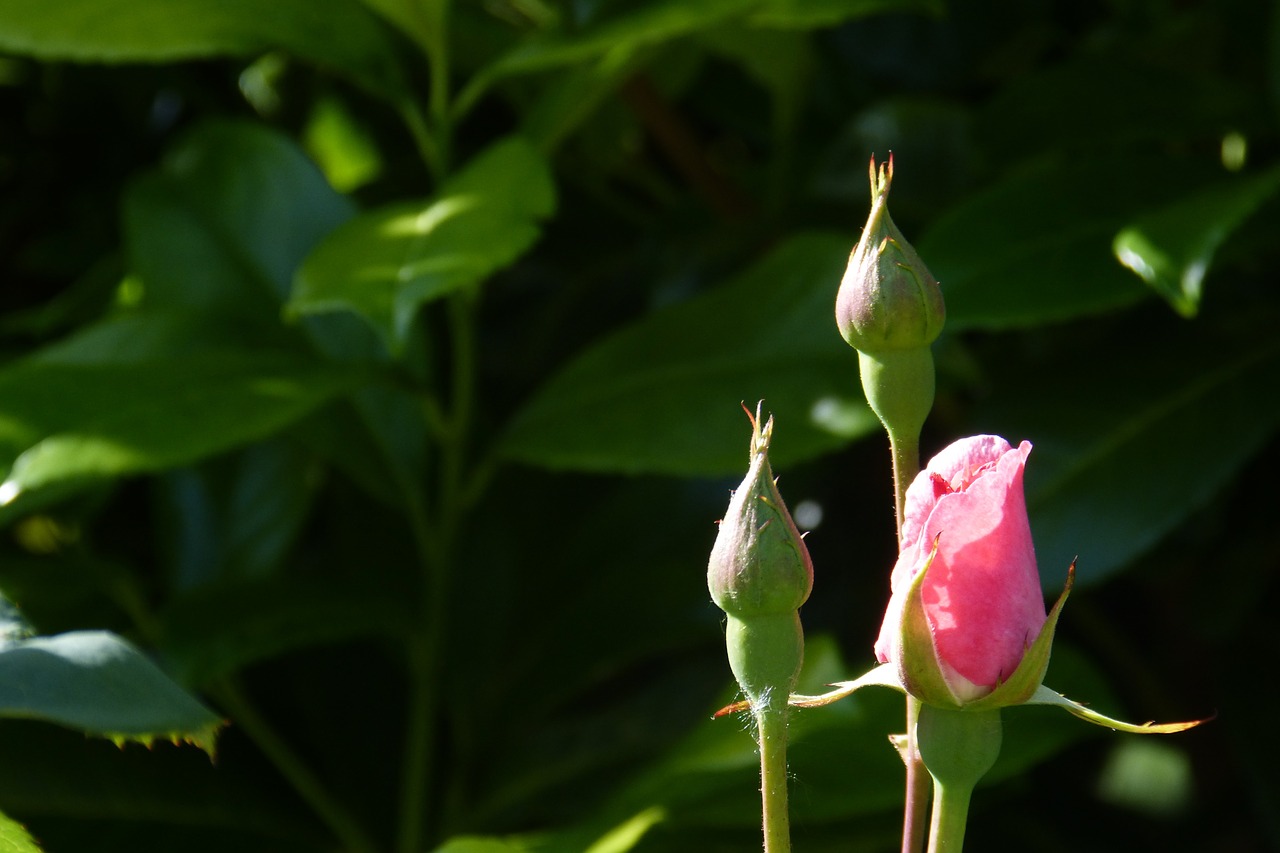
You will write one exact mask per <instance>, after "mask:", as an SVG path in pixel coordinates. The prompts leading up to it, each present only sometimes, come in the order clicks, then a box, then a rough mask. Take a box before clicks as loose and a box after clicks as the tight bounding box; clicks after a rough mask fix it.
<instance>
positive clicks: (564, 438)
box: [502, 233, 878, 475]
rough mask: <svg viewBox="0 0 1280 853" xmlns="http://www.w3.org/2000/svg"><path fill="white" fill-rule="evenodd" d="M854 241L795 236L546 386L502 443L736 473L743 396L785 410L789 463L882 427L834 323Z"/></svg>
mask: <svg viewBox="0 0 1280 853" xmlns="http://www.w3.org/2000/svg"><path fill="white" fill-rule="evenodd" d="M851 246H852V244H851V242H850V240H849V238H847V237H843V236H838V235H830V234H816V233H814V234H805V235H801V236H797V237H793V238H792V239H790V240H788V241H786V242H785V243H783V244H782V245H780V246H779V247H778V248H776V249H775V250H774V251H772V252H771V253H770V254H769V255H768V256H766V257H765V258H764V259H763V260H761V261H760V262H759V263H757V264H756V266H754V267H753V268H752V269H751V270H750V271H749V272H747V273H746V274H744V275H743V276H742V277H741V278H739V279H738V280H737V281H734V282H732V283H730V284H728V285H725V286H723V287H720V288H718V289H717V290H715V291H713V292H711V293H709V294H706V295H705V296H701V297H699V298H697V299H694V300H691V301H690V302H688V303H685V304H683V305H679V306H676V307H674V308H671V309H668V310H666V311H663V312H660V313H658V314H654V315H653V316H651V317H648V318H645V319H643V320H641V321H640V322H638V323H636V324H635V325H633V326H631V327H629V328H626V329H623V330H622V331H620V332H618V333H616V334H614V335H613V336H612V337H610V338H608V339H606V340H605V341H604V342H603V343H601V344H599V345H597V346H595V347H593V348H592V349H591V350H589V351H587V352H586V353H584V354H583V355H582V356H581V357H579V358H578V359H577V360H576V361H574V362H573V363H572V364H570V365H569V366H568V367H567V368H565V370H563V371H562V372H561V373H560V374H559V375H557V376H555V377H554V378H552V379H551V380H550V381H549V382H548V383H547V384H546V385H545V386H544V387H543V388H542V390H541V392H540V393H539V394H538V395H537V397H535V398H534V399H533V400H532V401H531V402H530V403H529V404H528V405H527V406H526V407H525V409H524V410H523V411H521V412H520V413H519V414H518V415H517V416H516V418H515V421H514V422H513V423H512V425H511V427H510V431H509V433H508V435H507V436H506V439H505V441H504V444H503V446H502V451H503V452H504V453H505V455H507V456H508V457H510V458H513V459H518V460H522V461H525V462H531V463H534V464H538V465H544V466H547V467H550V468H576V469H581V470H590V471H621V472H630V473H636V472H653V473H665V474H706V475H727V474H732V473H734V472H737V471H739V470H740V469H741V468H742V465H743V457H742V442H741V440H740V438H739V436H740V435H741V433H742V429H743V424H744V416H743V414H742V408H741V404H742V403H743V402H744V401H745V402H748V403H754V402H755V401H757V400H760V399H763V400H764V406H765V410H766V411H769V412H772V413H774V414H775V415H776V416H777V434H776V443H775V445H774V460H775V464H776V465H777V466H778V467H783V468H784V467H786V466H787V465H790V464H794V463H796V462H798V461H801V460H804V459H809V458H812V457H814V456H817V455H820V454H822V453H825V452H828V451H830V450H833V449H835V448H837V447H840V446H842V445H843V444H845V443H847V442H848V441H850V440H851V439H852V438H855V437H857V436H860V435H864V434H866V433H868V432H871V431H873V430H874V429H876V428H877V427H878V421H876V419H875V416H874V415H873V414H871V410H870V409H869V408H867V406H866V403H865V401H864V400H863V399H862V394H861V391H860V390H859V386H858V383H857V372H858V368H857V358H856V356H855V354H854V352H853V351H852V350H851V349H849V347H848V346H846V345H845V343H844V341H842V340H841V339H840V336H839V334H838V333H837V331H836V328H835V321H834V320H833V319H832V317H833V315H832V311H833V310H834V308H833V306H834V304H835V292H836V288H837V287H838V285H839V283H840V277H841V275H842V274H843V273H844V267H845V263H846V261H847V258H848V254H849V250H850V248H851ZM823 330H826V331H825V332H824V331H823Z"/></svg>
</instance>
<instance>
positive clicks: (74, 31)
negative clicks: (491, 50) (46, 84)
mask: <svg viewBox="0 0 1280 853" xmlns="http://www.w3.org/2000/svg"><path fill="white" fill-rule="evenodd" d="M323 11H324V13H323V14H317V9H316V6H315V4H314V3H312V2H310V0H272V3H271V7H270V9H269V10H266V9H264V8H263V6H262V4H261V3H258V2H255V0H6V2H5V3H3V4H0V49H3V50H5V51H7V52H10V53H18V54H28V55H31V56H37V57H40V58H41V59H50V60H63V61H66V60H70V61H73V62H176V61H180V60H188V59H203V58H206V57H211V56H228V55H229V56H244V55H254V54H257V53H262V52H264V51H266V50H268V49H271V48H283V49H285V50H287V51H289V52H291V53H293V54H295V55H297V56H299V57H301V58H303V59H306V60H309V61H312V62H315V63H317V64H319V65H322V66H325V67H330V68H334V69H335V70H338V71H340V72H343V73H346V74H349V75H350V76H351V77H352V79H354V80H356V81H358V82H359V83H361V84H362V85H364V86H365V87H366V88H368V89H369V90H370V91H372V92H374V93H375V94H380V95H384V96H387V97H399V96H402V95H403V93H404V91H405V87H406V83H405V79H404V74H403V70H402V69H401V68H400V66H399V65H398V64H397V62H396V58H395V49H394V48H395V44H394V42H393V41H392V40H391V39H390V38H389V36H390V35H391V33H390V31H389V30H388V29H387V28H386V27H384V26H383V25H382V24H381V22H380V21H379V20H378V19H377V18H376V17H375V16H374V15H372V14H370V13H369V12H368V11H367V10H366V9H365V8H364V7H362V6H361V5H360V4H359V3H357V2H355V0H326V2H325V4H324V10H323Z"/></svg>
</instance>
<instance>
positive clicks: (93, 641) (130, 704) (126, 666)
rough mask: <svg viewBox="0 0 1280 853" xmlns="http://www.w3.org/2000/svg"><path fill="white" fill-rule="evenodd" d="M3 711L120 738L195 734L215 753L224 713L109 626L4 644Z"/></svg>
mask: <svg viewBox="0 0 1280 853" xmlns="http://www.w3.org/2000/svg"><path fill="white" fill-rule="evenodd" d="M0 716H2V717H17V718H25V719H34V720H44V721H46V722H51V723H58V724H59V725H63V726H67V727H70V728H74V729H79V730H81V731H84V732H87V733H88V734H93V735H99V736H102V737H107V738H112V739H114V740H117V741H123V740H137V741H141V742H144V743H150V742H151V741H152V740H154V739H156V738H160V739H167V740H173V741H175V742H177V741H190V742H191V743H193V744H195V745H197V746H199V747H200V748H201V749H203V750H205V751H206V752H208V753H210V754H212V753H213V747H214V735H215V733H216V730H217V728H218V727H219V726H220V725H221V720H219V718H218V717H217V715H215V714H214V713H213V712H212V711H210V710H209V709H208V708H206V707H205V706H204V705H202V704H201V703H200V702H199V701H197V700H196V699H195V698H193V697H192V696H190V695H189V694H188V693H187V692H186V691H184V690H183V689H182V688H181V687H179V686H178V685H177V684H175V683H174V682H173V681H172V680H170V678H169V676H167V675H165V674H164V673H163V672H161V671H160V669H159V668H158V667H157V666H156V665H155V664H153V663H152V662H151V661H150V660H149V659H148V658H147V657H146V656H145V655H143V654H142V653H141V652H139V651H138V650H137V649H135V648H134V647H133V646H131V645H130V644H129V643H127V642H126V641H125V640H123V639H121V638H120V637H118V636H117V635H115V634H112V633H111V632H109V631H69V632H67V633H65V634H56V635H54V636H52V637H34V638H31V639H27V640H16V641H15V640H9V641H5V642H3V643H0Z"/></svg>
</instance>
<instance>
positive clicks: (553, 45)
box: [484, 0, 758, 77]
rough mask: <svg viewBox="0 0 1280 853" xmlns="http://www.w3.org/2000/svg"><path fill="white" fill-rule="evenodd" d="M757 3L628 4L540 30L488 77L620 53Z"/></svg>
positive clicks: (664, 0)
mask: <svg viewBox="0 0 1280 853" xmlns="http://www.w3.org/2000/svg"><path fill="white" fill-rule="evenodd" d="M756 5H758V0H704V2H701V3H686V2H681V0H657V2H650V3H644V4H640V5H637V6H633V7H631V8H630V9H629V10H628V12H627V13H626V14H623V15H619V16H617V17H614V18H611V19H607V20H604V21H601V22H598V23H594V24H593V25H592V26H589V27H586V28H584V29H582V30H579V31H571V30H567V29H561V30H557V29H546V30H543V31H542V32H538V33H535V34H534V35H532V36H530V37H529V38H528V39H526V40H525V42H524V43H523V44H521V45H520V46H519V47H517V48H516V49H515V50H513V51H511V52H510V53H508V54H507V55H505V56H503V57H502V58H501V59H499V60H498V61H497V62H496V63H495V64H494V65H493V66H491V67H490V68H489V69H487V70H486V71H485V72H484V74H485V75H486V76H490V77H497V76H504V75H508V74H517V73H528V72H531V71H541V70H544V69H547V68H555V67H558V66H562V65H576V64H577V63H579V62H583V61H585V60H589V59H592V58H595V57H598V56H601V55H603V54H606V53H610V54H614V55H625V54H627V53H629V52H631V51H634V50H636V49H637V48H639V47H641V46H644V45H655V44H661V43H662V42H666V41H670V40H672V39H676V38H680V37H681V36H686V35H689V34H690V33H694V32H697V31H699V30H702V29H707V28H710V27H713V26H717V25H719V24H720V23H722V22H724V21H725V20H727V19H729V18H733V17H736V16H738V15H741V14H742V13H744V12H747V11H749V10H750V9H751V8H752V7H753V6H756Z"/></svg>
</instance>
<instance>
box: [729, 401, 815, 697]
mask: <svg viewBox="0 0 1280 853" xmlns="http://www.w3.org/2000/svg"><path fill="white" fill-rule="evenodd" d="M748 416H749V415H748ZM751 425H752V437H751V467H750V470H749V471H748V472H747V476H746V478H745V479H744V480H743V481H742V485H740V486H739V487H738V489H737V491H735V492H734V493H733V498H732V500H730V502H729V509H728V510H727V511H726V512H725V516H724V519H723V520H722V521H721V522H720V533H719V534H718V535H717V536H716V542H715V545H714V546H713V547H712V549H711V559H710V560H709V561H708V564H707V588H708V589H709V590H710V591H711V598H712V599H713V600H714V601H715V603H716V604H717V605H718V606H719V607H720V609H721V610H723V611H724V612H725V615H726V617H727V619H726V626H725V645H726V647H727V651H728V657H729V666H730V668H731V669H732V670H733V674H734V677H735V678H736V679H737V680H738V684H739V686H741V687H742V691H743V692H744V693H745V694H746V695H747V697H748V699H750V701H751V705H752V707H754V708H756V709H757V710H758V709H760V708H762V707H766V706H772V707H782V708H785V707H786V703H787V696H788V694H789V693H790V692H791V690H792V689H793V688H794V686H795V681H796V678H797V676H798V675H799V673H800V664H801V663H802V662H803V660H804V632H803V630H802V629H801V626H800V614H799V609H800V605H802V604H804V602H805V600H806V599H807V598H808V597H809V592H810V590H812V589H813V563H812V562H811V561H810V559H809V549H808V548H806V547H805V544H804V540H803V539H802V538H801V536H800V531H799V530H797V529H796V525H795V522H794V521H792V519H791V513H789V512H788V511H787V506H786V504H784V503H783V502H782V496H781V495H780V494H778V487H777V484H776V483H775V482H774V479H773V471H772V470H771V469H770V467H769V442H770V440H771V438H772V435H773V419H772V418H770V419H769V420H768V421H767V422H765V423H764V424H763V425H762V424H761V421H760V413H759V408H757V410H756V417H754V418H752V419H751Z"/></svg>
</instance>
